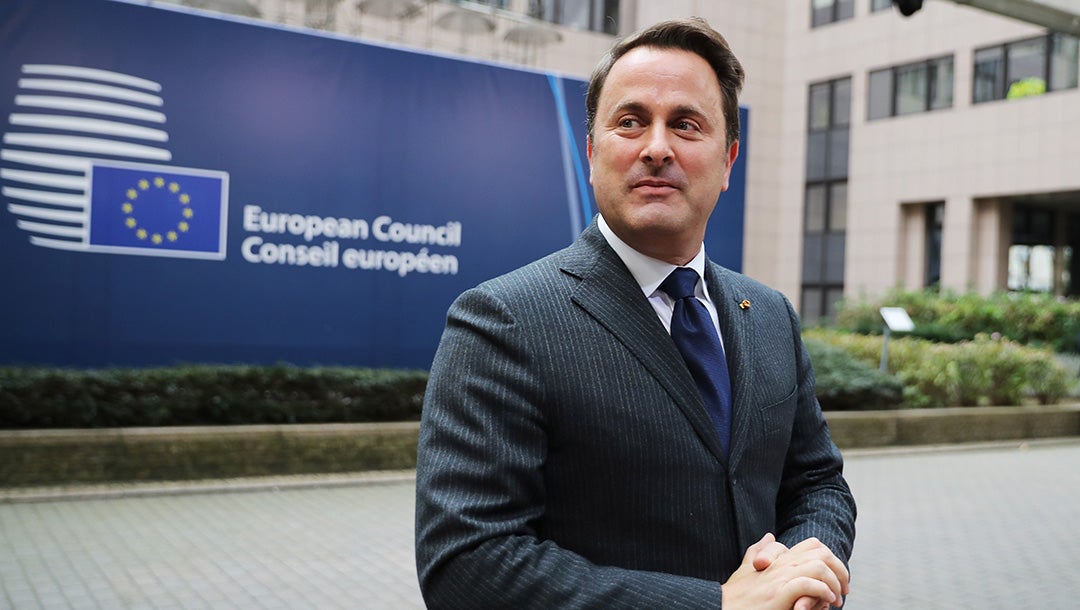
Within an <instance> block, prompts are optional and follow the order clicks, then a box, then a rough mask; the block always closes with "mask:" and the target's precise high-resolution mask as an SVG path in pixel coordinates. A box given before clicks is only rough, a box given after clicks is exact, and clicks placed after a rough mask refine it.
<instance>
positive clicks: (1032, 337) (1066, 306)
mask: <svg viewBox="0 0 1080 610" xmlns="http://www.w3.org/2000/svg"><path fill="white" fill-rule="evenodd" d="M883 306H890V307H903V308H904V309H905V310H907V312H908V315H910V316H911V319H912V320H913V321H914V322H915V330H914V331H913V332H912V333H911V336H914V337H921V338H924V339H929V340H931V341H938V342H942V343H958V342H960V341H965V340H972V339H974V338H975V336H976V335H978V334H980V333H986V334H988V335H1000V336H1002V337H1006V338H1008V339H1010V340H1012V341H1016V342H1018V343H1022V344H1024V345H1031V346H1034V347H1048V348H1050V349H1052V350H1054V351H1057V352H1080V301H1077V300H1066V299H1059V298H1057V297H1054V296H1051V295H1046V294H1026V293H1005V292H1002V293H996V294H993V295H990V296H988V297H982V296H979V295H977V294H973V293H964V294H957V293H953V292H948V291H946V292H942V293H938V292H935V291H933V290H924V291H908V290H894V291H891V292H889V293H888V294H886V295H885V296H884V297H882V298H881V299H873V300H844V301H843V302H842V303H841V304H840V308H839V310H838V311H837V315H836V321H835V325H834V326H835V327H836V328H838V329H840V330H846V331H849V332H855V333H860V334H880V333H881V332H882V328H883V322H882V320H881V315H880V314H879V313H878V310H879V309H880V308H881V307H883Z"/></svg>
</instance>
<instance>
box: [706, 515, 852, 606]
mask: <svg viewBox="0 0 1080 610" xmlns="http://www.w3.org/2000/svg"><path fill="white" fill-rule="evenodd" d="M848 587H849V585H848V571H847V568H846V567H845V566H844V562H842V561H840V559H839V558H838V557H837V556H836V555H834V554H833V552H832V551H831V550H829V548H828V547H826V546H825V545H824V544H822V543H821V542H820V541H818V540H817V539H816V538H810V539H807V540H804V541H802V542H800V543H799V544H796V545H795V546H793V547H791V548H790V549H789V548H787V547H786V546H784V545H783V544H781V543H780V542H778V541H777V540H776V537H775V536H773V535H772V534H765V535H764V536H762V538H761V540H759V541H757V542H756V543H754V544H753V545H751V546H750V548H748V549H746V554H745V555H744V556H743V561H742V565H740V566H739V569H738V570H736V571H735V573H734V574H732V575H731V578H729V579H728V581H727V582H725V583H724V584H723V586H722V591H723V606H724V610H739V609H741V608H752V609H754V610H759V609H768V610H773V609H775V610H828V608H829V607H831V606H835V607H839V606H840V605H841V604H843V601H844V600H843V596H845V595H847V594H848V591H849V588H848Z"/></svg>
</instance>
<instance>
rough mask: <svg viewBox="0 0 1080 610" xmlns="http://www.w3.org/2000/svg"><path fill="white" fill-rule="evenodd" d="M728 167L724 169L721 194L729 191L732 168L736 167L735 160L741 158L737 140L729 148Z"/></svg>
mask: <svg viewBox="0 0 1080 610" xmlns="http://www.w3.org/2000/svg"><path fill="white" fill-rule="evenodd" d="M727 157H728V158H727V165H726V166H725V167H724V186H723V188H721V189H720V192H723V191H726V190H728V180H729V179H730V178H731V168H732V167H734V166H735V159H738V158H739V141H738V140H735V141H734V142H732V143H731V146H728V151H727Z"/></svg>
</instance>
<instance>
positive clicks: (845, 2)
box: [835, 0, 855, 21]
mask: <svg viewBox="0 0 1080 610" xmlns="http://www.w3.org/2000/svg"><path fill="white" fill-rule="evenodd" d="M853 17H855V0H837V2H836V19H835V20H836V21H843V20H845V19H851V18H853Z"/></svg>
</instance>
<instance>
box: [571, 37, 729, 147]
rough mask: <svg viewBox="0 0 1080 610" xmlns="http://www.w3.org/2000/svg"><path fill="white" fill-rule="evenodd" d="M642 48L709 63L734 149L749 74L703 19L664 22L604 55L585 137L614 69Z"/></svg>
mask: <svg viewBox="0 0 1080 610" xmlns="http://www.w3.org/2000/svg"><path fill="white" fill-rule="evenodd" d="M638 47H653V48H657V49H679V50H682V51H690V52H691V53H695V54H696V55H698V56H700V57H701V58H702V59H704V60H705V61H707V62H708V63H709V65H710V66H712V69H713V72H715V73H716V79H717V81H719V83H720V95H721V98H722V100H723V111H724V120H725V121H726V124H725V127H726V131H727V145H728V146H731V143H732V142H734V141H735V140H738V139H739V91H740V90H741V89H742V85H743V79H744V78H745V77H746V73H745V72H744V71H743V67H742V64H740V63H739V60H738V59H737V58H736V57H735V53H733V52H732V51H731V47H730V46H728V43H727V40H724V37H723V36H721V35H720V32H717V31H716V30H714V29H712V27H710V26H709V24H708V23H707V22H706V21H705V20H704V19H702V18H700V17H691V18H689V19H672V20H670V21H662V22H660V23H657V24H656V25H653V26H651V27H648V28H645V29H643V30H640V31H638V32H637V33H635V34H631V35H630V36H628V37H626V38H623V39H622V40H620V41H618V42H617V43H615V46H613V47H612V48H611V50H610V51H608V52H607V54H606V55H604V57H603V58H602V59H601V60H600V63H599V64H597V66H596V69H595V70H593V73H592V78H590V79H589V91H588V93H587V94H586V95H585V133H586V134H588V136H589V137H590V138H591V137H592V134H593V124H594V123H595V122H596V107H597V105H598V104H599V102H600V90H601V89H603V87H604V81H605V80H607V76H608V73H609V72H611V67H612V66H613V65H615V62H616V61H618V60H619V58H620V57H622V56H623V55H626V54H627V53H628V52H629V51H631V50H632V49H636V48H638Z"/></svg>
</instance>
